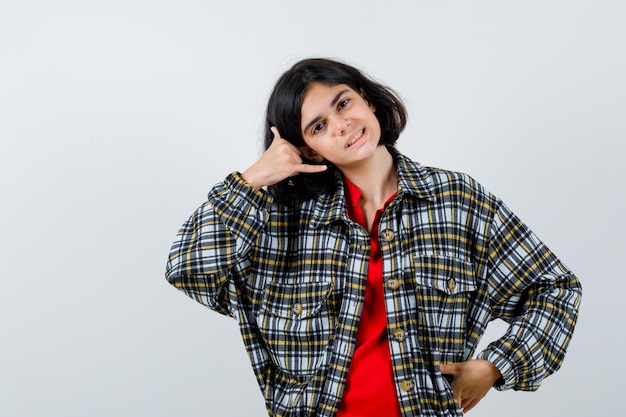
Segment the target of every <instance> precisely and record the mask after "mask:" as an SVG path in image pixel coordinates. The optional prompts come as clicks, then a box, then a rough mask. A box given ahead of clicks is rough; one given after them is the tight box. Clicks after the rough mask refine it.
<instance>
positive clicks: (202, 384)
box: [0, 0, 626, 417]
mask: <svg viewBox="0 0 626 417" xmlns="http://www.w3.org/2000/svg"><path fill="white" fill-rule="evenodd" d="M625 21H626V5H625V3H624V2H621V1H618V0H615V1H604V0H595V1H592V0H589V1H583V0H575V1H561V0H558V1H535V0H531V1H529V0H525V1H496V0H493V1H446V0H444V1H409V0H407V1H384V2H383V1H380V0H377V1H374V0H372V1H356V0H351V1H330V0H321V1H307V2H299V1H287V0H284V1H278V0H276V1H268V0H265V1H254V0H249V1H228V2H227V1H209V0H204V1H201V0H176V1H174V0H167V1H166V0H161V1H148V0H123V1H122V0H108V1H69V0H57V1H50V2H43V1H42V2H35V1H29V0H20V1H17V0H3V1H2V2H1V3H0V140H1V148H0V193H1V194H0V195H1V204H0V210H1V212H0V236H1V237H0V239H1V240H0V242H1V243H0V244H1V245H2V246H1V247H0V256H1V268H2V269H1V274H0V280H1V284H2V285H1V287H0V337H1V342H0V416H1V417H4V416H11V417H12V416H28V417H40V416H42V417H43V416H63V417H66V416H80V417H84V416H90V417H98V416H150V417H160V416H186V417H187V416H189V417H192V416H262V415H264V413H265V410H264V405H263V401H262V396H261V393H260V391H259V390H258V387H257V385H256V382H255V379H254V377H253V374H252V371H251V369H250V367H249V361H248V359H247V356H246V353H245V351H244V349H243V344H242V342H241V340H240V336H239V333H238V328H237V325H236V323H235V322H234V321H232V320H231V319H228V318H225V317H222V316H219V315H217V314H215V313H212V312H210V311H209V310H208V309H206V308H204V307H202V306H201V305H199V304H197V303H195V302H194V301H192V300H190V299H188V298H187V297H185V296H184V295H183V294H182V293H179V292H178V291H176V290H175V289H174V288H173V287H170V286H169V285H168V284H167V283H166V281H165V279H164V277H163V272H164V268H165V262H166V258H167V254H168V251H169V247H170V244H171V242H172V241H173V239H174V235H175V233H176V231H177V230H178V228H179V226H180V225H181V224H182V222H183V221H184V220H185V219H186V218H187V216H188V215H189V214H190V213H191V212H192V211H193V210H194V209H195V208H196V207H197V206H198V205H199V204H201V203H202V202H203V200H204V198H205V195H206V192H207V191H208V190H209V188H210V187H211V186H212V185H213V184H214V183H215V182H217V181H220V180H221V179H222V178H223V177H225V176H226V175H227V174H228V173H229V172H231V171H233V170H244V169H245V168H247V166H249V165H250V164H251V163H252V162H253V161H254V160H255V158H257V157H258V155H259V152H260V148H261V145H260V138H261V126H262V121H263V112H264V108H265V104H266V101H267V97H268V95H269V93H270V91H271V88H272V86H273V84H274V82H275V80H276V78H277V77H278V76H279V75H280V74H281V73H282V72H283V71H285V70H286V69H287V68H288V67H290V66H291V65H292V64H293V63H294V62H296V61H297V60H299V59H301V58H305V57H310V56H325V57H335V58H340V59H342V60H345V61H347V62H350V63H352V64H354V65H356V66H358V67H360V68H361V69H363V70H365V71H366V72H367V73H369V74H370V75H371V76H373V77H375V78H377V79H379V80H381V81H382V82H383V83H385V84H387V85H389V86H391V87H392V88H394V89H395V90H397V91H398V92H399V93H400V95H401V96H402V97H403V98H404V99H405V101H406V104H407V107H408V109H409V112H410V123H409V126H408V128H407V130H406V132H405V133H404V134H403V135H402V137H401V138H400V141H399V142H398V148H399V149H400V150H401V151H402V152H404V153H405V154H407V155H409V156H410V157H412V158H413V159H416V160H419V161H421V162H422V163H424V164H427V165H431V166H438V167H442V168H448V169H453V170H458V171H464V172H468V173H470V174H471V175H472V176H474V177H475V178H476V179H478V180H479V181H480V182H481V183H483V184H484V185H485V186H486V187H487V188H488V189H490V190H491V191H493V192H494V193H496V194H497V195H499V196H500V197H502V198H503V199H504V200H505V201H506V202H507V204H508V205H509V206H510V207H511V208H512V209H513V210H514V211H515V212H516V213H517V214H518V215H520V217H522V219H524V220H525V221H526V222H527V223H528V224H529V225H530V226H531V228H532V229H533V230H534V231H535V232H536V233H537V234H538V235H539V236H540V237H541V238H542V239H543V240H544V241H545V242H546V243H548V245H549V246H550V247H551V248H552V249H553V250H554V251H555V252H556V253H557V254H558V255H559V257H560V258H561V259H562V260H563V261H564V262H565V263H566V264H567V265H568V266H570V267H571V268H572V269H573V270H574V271H575V272H576V273H577V274H578V275H579V277H580V279H581V281H582V283H583V286H584V297H583V305H582V310H581V316H580V321H579V325H578V327H577V330H576V332H575V334H574V338H573V340H572V343H571V346H570V350H569V354H568V357H567V358H566V361H565V364H564V366H563V368H562V370H561V371H560V372H559V373H557V374H555V375H554V376H552V377H550V378H549V379H547V380H546V381H545V382H544V385H543V387H542V388H541V389H540V390H539V391H538V392H536V393H517V392H505V393H500V392H496V391H492V392H491V393H490V394H489V395H488V396H487V397H486V399H485V400H484V401H483V402H482V403H481V404H480V405H479V406H478V407H477V408H476V409H475V410H474V411H472V412H470V416H471V415H476V416H486V417H488V416H494V417H495V416H502V415H507V416H513V417H516V416H527V415H533V416H580V417H582V416H616V415H621V413H622V410H623V405H622V404H623V398H624V397H623V395H622V393H623V385H624V373H625V367H624V360H623V352H624V334H623V331H624V320H623V318H622V315H623V311H624V310H623V306H622V305H623V297H624V294H625V292H626V288H625V284H624V274H625V273H626V269H625V267H624V261H623V259H624V257H625V256H626V255H625V249H626V247H625V245H624V234H625V230H624V213H625V209H626V207H625V201H624V200H625V199H624V192H625V191H626V187H625V185H624V178H625V176H626V171H625V169H624V162H625V158H624V151H623V148H624V147H623V144H622V143H621V142H623V141H624V139H625V137H626V123H625V120H624V119H625V115H626V81H625V80H626V77H625V74H626V58H625V51H626V24H625V23H624V22H625ZM501 331H502V328H501V327H500V328H498V326H495V330H491V331H490V332H489V333H488V335H487V336H486V338H490V339H493V338H495V337H497V336H498V333H499V332H501ZM486 341H487V340H485V342H486Z"/></svg>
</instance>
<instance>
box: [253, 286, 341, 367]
mask: <svg viewBox="0 0 626 417" xmlns="http://www.w3.org/2000/svg"><path fill="white" fill-rule="evenodd" d="M331 291H332V283H331V282H304V283H300V282H287V283H286V282H272V283H270V284H268V285H267V287H266V288H265V296H264V299H263V303H262V305H261V309H260V311H259V313H258V315H257V325H258V327H259V330H260V331H261V333H262V335H263V338H264V340H265V342H266V344H267V347H268V350H269V353H270V355H271V356H272V359H273V361H274V363H275V364H276V366H277V367H278V368H280V369H281V370H282V371H283V372H285V373H287V374H289V375H292V376H294V377H296V378H297V379H299V378H298V377H302V376H306V375H310V374H312V373H313V372H314V371H315V370H316V369H318V368H319V367H320V366H321V365H322V364H323V362H324V358H325V356H326V352H327V348H328V342H329V340H330V338H331V335H332V332H333V329H334V326H335V323H334V321H335V320H334V318H333V315H332V314H331V311H330V308H329V302H328V300H329V297H330V294H331Z"/></svg>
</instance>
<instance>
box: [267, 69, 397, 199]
mask: <svg viewBox="0 0 626 417" xmlns="http://www.w3.org/2000/svg"><path fill="white" fill-rule="evenodd" d="M312 83H322V84H326V85H329V86H335V85H339V84H345V85H347V86H348V87H350V88H352V89H353V90H354V91H356V92H359V93H361V94H362V95H363V97H364V98H365V99H366V100H367V101H368V102H369V103H371V104H373V105H374V106H375V108H376V111H375V112H374V114H375V116H376V118H377V119H378V122H379V123H380V130H381V135H380V141H379V143H378V144H379V146H380V145H387V146H391V145H394V144H395V143H396V141H397V140H398V137H399V136H400V133H401V132H402V131H403V130H404V127H405V126H406V120H407V113H406V109H405V107H404V104H403V103H402V101H401V100H400V99H399V97H398V95H397V94H396V93H395V92H394V91H393V90H391V89H390V88H389V87H386V86H384V85H382V84H380V83H378V82H376V81H374V80H372V79H371V78H369V77H368V76H366V75H365V74H364V73H362V72H361V71H360V70H358V69H356V68H354V67H352V66H350V65H347V64H344V63H342V62H339V61H334V60H331V59H324V58H311V59H305V60H302V61H300V62H298V63H296V64H295V65H294V66H293V67H291V68H290V69H289V70H287V71H286V72H285V73H284V74H283V75H282V76H281V77H280V78H279V79H278V81H277V82H276V85H275V86H274V90H273V92H272V94H271V95H270V98H269V101H268V103H267V112H266V120H265V123H266V131H265V149H266V150H267V148H269V147H270V145H271V144H272V141H273V139H274V135H273V133H272V132H271V130H270V128H271V127H272V126H276V128H277V129H278V131H279V132H280V135H281V137H283V138H284V139H285V140H287V141H289V142H291V143H292V144H293V145H295V146H298V147H299V146H305V145H306V144H305V142H304V139H303V137H302V129H301V124H302V120H301V119H302V117H301V110H302V101H303V99H304V95H305V93H306V92H307V89H308V87H309V86H310V85H311V84H312ZM303 159H304V161H305V162H311V161H307V160H306V159H305V158H303ZM336 170H337V168H336V167H334V166H333V165H330V166H329V168H328V169H327V170H326V171H324V172H322V173H317V174H298V175H295V176H293V177H290V178H287V179H285V180H283V181H281V182H279V183H277V184H274V185H271V186H269V187H268V191H269V193H270V194H271V195H272V196H274V197H275V198H276V199H278V200H280V201H283V202H286V201H289V200H291V199H310V198H314V197H315V196H316V195H318V194H320V193H324V192H332V191H333V189H334V187H335V171H336Z"/></svg>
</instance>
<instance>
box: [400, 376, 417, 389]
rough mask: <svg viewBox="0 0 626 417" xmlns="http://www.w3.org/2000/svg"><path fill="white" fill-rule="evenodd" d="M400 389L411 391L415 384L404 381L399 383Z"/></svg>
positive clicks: (409, 380) (407, 380) (410, 380)
mask: <svg viewBox="0 0 626 417" xmlns="http://www.w3.org/2000/svg"><path fill="white" fill-rule="evenodd" d="M400 388H402V391H407V392H408V391H411V390H412V389H413V388H415V382H413V380H412V379H405V380H404V381H402V382H400Z"/></svg>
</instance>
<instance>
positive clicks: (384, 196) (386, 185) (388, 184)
mask: <svg viewBox="0 0 626 417" xmlns="http://www.w3.org/2000/svg"><path fill="white" fill-rule="evenodd" d="M342 172H343V174H344V175H345V176H346V177H347V178H348V179H349V180H350V181H351V182H352V183H353V184H354V185H356V186H357V187H359V189H360V190H361V202H360V204H361V205H367V206H370V205H371V206H373V207H376V208H380V207H382V206H383V205H384V204H385V202H386V201H387V200H388V199H389V197H391V196H392V195H393V194H395V193H396V192H397V191H398V174H397V169H396V166H395V163H394V160H393V156H391V154H390V153H389V151H388V150H387V148H386V147H385V146H379V147H378V148H377V149H376V152H375V153H374V155H373V156H372V158H368V160H367V162H366V163H365V164H363V165H360V166H358V167H350V168H348V169H343V170H342Z"/></svg>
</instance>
